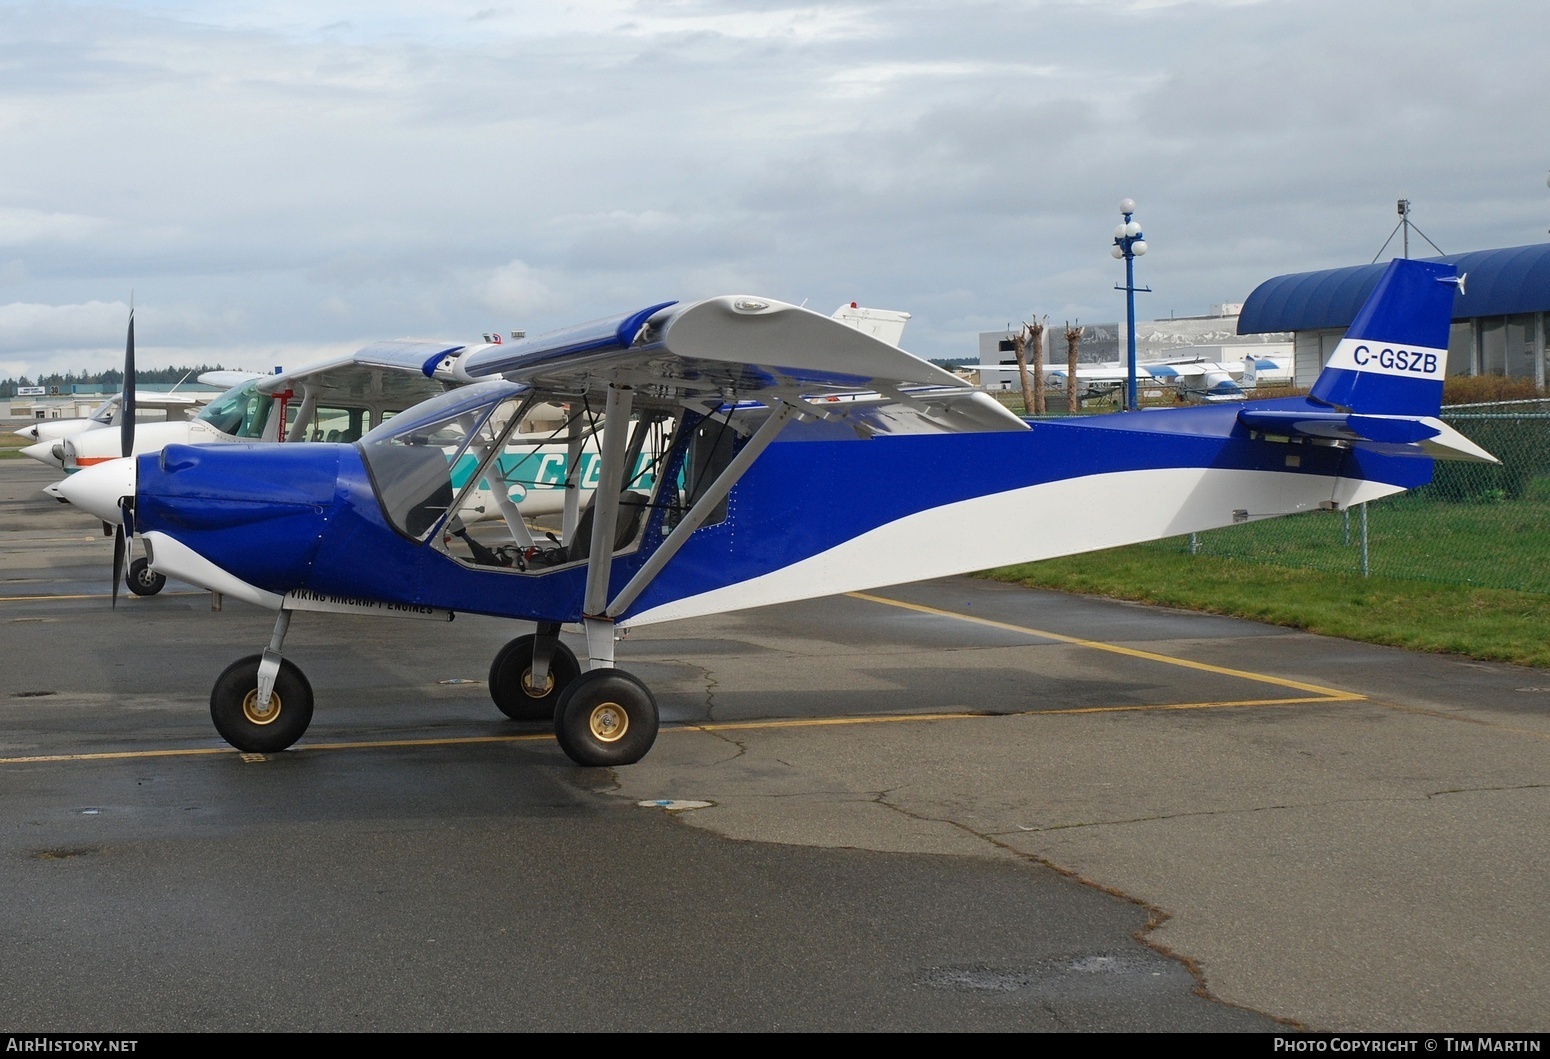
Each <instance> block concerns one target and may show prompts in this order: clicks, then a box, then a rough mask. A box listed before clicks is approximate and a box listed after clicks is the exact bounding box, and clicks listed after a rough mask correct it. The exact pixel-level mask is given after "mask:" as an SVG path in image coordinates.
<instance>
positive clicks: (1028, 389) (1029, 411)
mask: <svg viewBox="0 0 1550 1059" xmlns="http://www.w3.org/2000/svg"><path fill="white" fill-rule="evenodd" d="M1006 329H1007V330H1008V331H1010V330H1012V325H1011V324H1007V325H1006ZM1012 355H1013V356H1015V357H1016V358H1017V376H1018V379H1019V380H1020V381H1021V382H1022V386H1023V413H1024V414H1025V415H1033V387H1032V386H1031V385H1030V384H1029V382H1028V339H1027V336H1026V334H1025V333H1024V332H1022V331H1018V332H1017V334H1015V335H1013V336H1012Z"/></svg>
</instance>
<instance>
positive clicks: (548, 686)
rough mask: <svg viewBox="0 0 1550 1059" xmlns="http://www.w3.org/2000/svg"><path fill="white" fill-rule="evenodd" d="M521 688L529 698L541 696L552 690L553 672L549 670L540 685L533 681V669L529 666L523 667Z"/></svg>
mask: <svg viewBox="0 0 1550 1059" xmlns="http://www.w3.org/2000/svg"><path fill="white" fill-rule="evenodd" d="M522 690H523V691H525V692H526V693H527V696H528V698H530V699H541V698H543V697H544V696H545V695H547V694H549V693H550V692H551V691H553V690H554V673H553V672H550V673H549V674H548V675H546V676H545V677H544V682H543V685H542V686H541V687H540V686H538V685H535V684H534V683H533V670H532V669H531V668H528V669H524V670H523V671H522Z"/></svg>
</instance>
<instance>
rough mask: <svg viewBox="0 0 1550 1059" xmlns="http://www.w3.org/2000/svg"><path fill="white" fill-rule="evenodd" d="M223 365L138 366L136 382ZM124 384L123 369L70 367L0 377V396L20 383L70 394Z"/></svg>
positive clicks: (178, 378)
mask: <svg viewBox="0 0 1550 1059" xmlns="http://www.w3.org/2000/svg"><path fill="white" fill-rule="evenodd" d="M225 370H226V369H225V368H223V367H221V365H219V364H216V365H213V366H212V365H209V364H201V365H199V366H198V367H197V368H189V367H178V368H137V369H135V382H136V384H143V383H150V384H152V385H171V384H173V383H178V382H182V381H184V380H185V379H186V380H187V381H189V382H193V381H194V380H195V379H197V378H199V376H200V375H203V374H204V373H205V372H207V371H225ZM123 385H124V373H123V371H121V370H120V369H118V368H109V369H108V370H107V371H97V372H91V371H83V372H80V373H76V372H73V371H67V372H64V373H63V374H61V373H59V372H57V371H56V372H54V373H53V374H51V375H39V376H38V377H37V378H36V379H34V378H32V377H31V376H27V375H22V376H19V377H16V378H10V379H0V398H6V397H15V396H16V388H17V387H18V386H46V387H48V388H49V391H50V392H51V393H52V392H53V388H54V387H56V386H57V387H58V388H59V392H60V393H62V394H67V393H69V392H70V388H71V387H72V386H101V387H103V388H104V389H106V390H110V391H115V392H116V391H117V390H119V389H120V388H121V387H122V386H123Z"/></svg>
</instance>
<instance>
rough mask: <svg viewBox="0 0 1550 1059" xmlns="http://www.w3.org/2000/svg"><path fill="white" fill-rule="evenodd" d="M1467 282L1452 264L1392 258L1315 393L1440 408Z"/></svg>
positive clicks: (1402, 407) (1417, 410)
mask: <svg viewBox="0 0 1550 1059" xmlns="http://www.w3.org/2000/svg"><path fill="white" fill-rule="evenodd" d="M1462 286H1463V281H1462V280H1461V279H1460V278H1459V275H1458V270H1457V269H1456V268H1454V267H1453V266H1452V265H1444V264H1439V263H1436V262H1430V261H1408V260H1404V259H1396V260H1394V261H1391V262H1390V263H1389V267H1388V271H1386V272H1384V273H1383V278H1382V279H1380V280H1378V285H1377V287H1375V288H1374V289H1373V292H1372V294H1371V295H1370V296H1369V297H1368V298H1367V303H1366V304H1365V305H1363V306H1362V309H1361V311H1360V312H1359V313H1357V314H1356V319H1355V320H1353V321H1351V326H1350V328H1349V329H1348V330H1347V331H1346V334H1345V338H1343V339H1341V340H1340V345H1338V346H1336V347H1335V352H1334V354H1333V355H1332V356H1331V357H1330V358H1329V363H1328V364H1327V365H1325V367H1324V370H1323V372H1322V373H1320V375H1319V377H1318V381H1316V382H1315V383H1314V384H1313V389H1312V390H1311V391H1310V393H1309V395H1310V396H1311V397H1312V398H1313V399H1314V400H1316V401H1321V402H1323V403H1324V404H1329V405H1334V406H1335V407H1337V408H1340V409H1344V410H1347V411H1351V412H1359V413H1365V414H1368V415H1402V416H1435V415H1436V414H1437V413H1438V411H1440V410H1441V408H1442V378H1443V375H1444V374H1445V373H1446V372H1447V368H1448V328H1449V325H1450V324H1451V323H1452V320H1453V295H1454V292H1455V291H1457V290H1461V289H1462Z"/></svg>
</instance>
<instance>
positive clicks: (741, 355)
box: [452, 295, 1027, 433]
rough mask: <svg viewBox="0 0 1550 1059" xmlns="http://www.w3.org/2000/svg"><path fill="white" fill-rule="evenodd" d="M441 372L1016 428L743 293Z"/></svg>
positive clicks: (806, 319) (936, 425)
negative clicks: (625, 388)
mask: <svg viewBox="0 0 1550 1059" xmlns="http://www.w3.org/2000/svg"><path fill="white" fill-rule="evenodd" d="M452 374H453V375H454V377H456V378H457V379H459V380H461V381H465V382H473V381H477V380H481V379H488V378H492V377H495V376H504V377H505V378H507V379H509V380H511V381H514V382H520V383H525V384H526V385H528V386H530V387H532V388H533V389H534V390H535V391H536V392H539V393H543V394H550V395H556V396H579V395H582V394H585V393H588V392H598V391H600V390H601V389H602V388H603V387H604V386H608V385H613V386H620V387H628V388H630V389H631V390H632V391H633V402H634V403H635V404H636V405H637V406H638V407H651V406H655V407H673V406H682V407H686V408H690V409H696V410H699V411H701V412H714V411H715V410H717V409H718V408H723V407H726V406H728V405H734V404H737V403H739V402H755V403H757V404H759V405H763V406H766V407H776V406H780V405H785V406H789V407H791V408H793V409H795V410H797V411H799V412H801V413H803V414H804V415H806V416H813V417H816V418H819V419H824V420H829V421H834V420H839V419H844V420H846V421H847V422H848V423H849V424H850V425H851V427H853V428H855V429H858V430H861V431H866V432H870V433H916V432H959V431H982V430H1026V429H1027V424H1026V423H1024V422H1023V421H1022V420H1021V419H1019V418H1018V417H1017V416H1015V415H1013V414H1012V413H1011V412H1009V411H1007V410H1006V409H1005V408H1003V407H1002V406H1001V405H1000V404H999V403H998V402H997V401H995V399H994V398H992V397H990V396H989V395H988V394H985V393H982V392H979V391H976V390H973V389H971V388H969V387H968V386H966V385H965V384H964V382H963V380H962V379H960V378H958V377H957V376H955V375H953V374H951V373H950V372H947V371H944V370H942V369H941V368H938V367H936V366H935V365H933V364H930V363H928V362H927V361H925V360H922V359H921V358H920V357H917V356H915V355H914V354H912V353H907V352H905V351H904V350H902V349H899V348H898V347H897V346H895V345H891V344H890V343H888V342H886V341H883V340H880V339H879V338H876V337H873V335H871V334H869V333H867V332H865V331H862V330H859V329H858V328H856V327H854V326H850V325H848V324H846V323H845V322H843V321H841V320H839V319H836V318H835V317H830V316H824V315H822V314H820V313H816V312H812V311H811V310H808V309H804V308H802V307H800V306H796V305H790V304H787V303H785V302H779V301H773V300H770V299H764V298H753V297H747V296H736V295H729V296H723V297H718V298H708V299H705V300H703V301H698V302H693V303H690V304H687V305H681V304H678V303H675V302H668V303H664V304H660V305H654V306H651V307H650V308H647V309H642V310H640V311H639V312H635V313H631V314H628V315H625V316H618V317H609V318H605V319H602V320H596V321H593V322H591V323H588V324H582V325H580V326H577V327H573V328H568V329H565V330H561V331H553V332H550V333H548V334H545V335H539V336H536V337H534V338H530V339H522V340H518V341H516V342H513V343H511V344H509V345H505V346H492V347H489V348H486V349H484V350H480V351H477V352H470V353H467V354H464V355H463V356H462V357H461V358H460V359H459V360H458V362H457V364H456V366H455V367H454V368H453V370H452Z"/></svg>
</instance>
